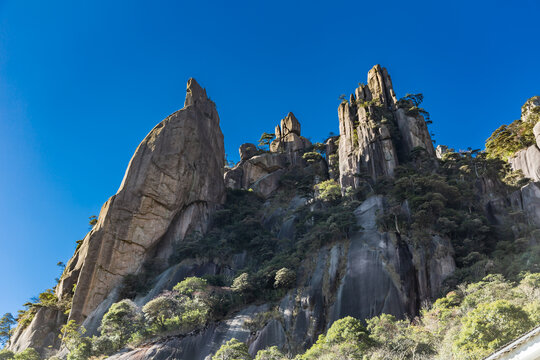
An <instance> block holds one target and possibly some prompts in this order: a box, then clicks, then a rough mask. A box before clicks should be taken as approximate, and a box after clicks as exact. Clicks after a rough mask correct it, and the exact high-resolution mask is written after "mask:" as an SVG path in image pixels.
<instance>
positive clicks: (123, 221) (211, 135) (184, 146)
mask: <svg viewBox="0 0 540 360" xmlns="http://www.w3.org/2000/svg"><path fill="white" fill-rule="evenodd" d="M224 156H225V151H224V146H223V135H222V133H221V130H220V128H219V116H218V113H217V111H216V107H215V104H214V103H213V102H212V101H210V100H209V99H208V97H207V95H206V91H205V90H204V89H203V88H201V87H200V86H199V84H197V82H196V81H195V80H194V79H190V80H189V82H188V84H187V95H186V100H185V104H184V108H183V109H181V110H179V111H177V112H176V113H174V114H172V115H170V116H169V117H167V118H166V119H165V120H163V121H162V122H161V123H159V124H158V125H157V126H156V127H155V128H154V129H153V130H152V131H151V132H150V133H149V134H148V135H147V136H146V138H145V139H144V140H143V142H142V143H141V144H140V145H139V147H138V148H137V150H136V151H135V154H134V155H133V158H132V159H131V161H130V163H129V166H128V168H127V171H126V174H125V176H124V179H123V181H122V184H121V185H120V189H119V190H118V192H117V194H116V195H114V196H113V197H111V198H110V199H109V200H108V201H107V202H106V203H105V204H104V205H103V207H102V209H101V212H100V214H99V218H98V222H97V224H96V225H95V226H94V228H93V229H92V230H91V231H90V232H89V233H88V235H87V236H86V237H85V238H84V240H83V242H82V245H81V246H80V248H79V249H77V251H76V252H75V255H74V256H73V257H72V258H71V260H70V261H69V262H68V264H67V266H66V269H65V272H64V274H63V276H62V278H61V280H60V283H59V284H58V286H57V290H56V291H57V296H58V297H59V298H62V297H65V296H71V293H72V291H73V289H74V285H75V284H76V285H77V286H76V289H75V292H74V294H73V301H72V307H71V312H70V314H69V319H71V320H75V321H76V322H77V323H82V322H83V321H85V320H86V321H85V323H86V324H88V323H89V320H92V319H88V317H89V316H90V315H91V314H92V316H94V317H100V316H102V315H103V312H104V311H106V310H107V308H108V306H101V307H100V304H101V303H104V302H105V303H107V304H108V303H109V302H110V301H111V298H113V300H114V294H113V290H114V289H117V288H118V286H119V284H120V283H121V281H122V279H123V277H124V276H125V275H127V274H132V273H136V272H137V271H139V270H140V269H141V267H142V265H143V263H144V261H145V260H147V259H160V258H161V259H164V260H165V259H167V258H168V256H169V255H170V253H171V251H172V247H173V245H174V243H175V242H177V241H181V240H182V239H183V237H184V236H185V235H186V233H188V232H190V231H195V230H198V231H205V229H206V226H207V222H208V217H209V216H210V214H211V213H212V212H213V210H214V209H215V208H216V207H217V206H219V205H220V204H221V203H222V202H223V200H224V195H225V186H224V183H223V166H224ZM107 299H108V300H107ZM111 303H112V302H111ZM108 305H110V304H108ZM100 308H104V309H102V311H97V312H98V313H96V309H98V310H99V309H100ZM51 316H52V315H51ZM51 316H49V317H51ZM56 316H58V315H56ZM42 317H45V315H44V316H36V317H35V318H34V320H33V322H32V324H30V329H32V328H34V327H35V328H38V329H41V328H43V327H44V326H46V325H47V324H48V323H49V322H50V321H49V320H47V319H45V320H42ZM52 317H54V316H52ZM44 322H45V323H44ZM60 323H61V322H60ZM95 323H98V324H99V321H95ZM91 330H95V329H91ZM21 341H22V338H21ZM45 345H47V344H45ZM29 346H32V347H36V348H40V346H41V345H40V342H39V341H38V339H34V341H30V344H29ZM14 348H22V346H21V347H19V344H18V341H15V343H14Z"/></svg>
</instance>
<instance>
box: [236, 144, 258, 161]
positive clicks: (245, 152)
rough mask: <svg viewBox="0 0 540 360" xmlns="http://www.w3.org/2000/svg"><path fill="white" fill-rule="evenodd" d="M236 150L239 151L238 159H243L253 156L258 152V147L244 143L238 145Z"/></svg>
mask: <svg viewBox="0 0 540 360" xmlns="http://www.w3.org/2000/svg"><path fill="white" fill-rule="evenodd" d="M238 152H239V153H240V160H241V161H245V160H248V159H249V158H251V157H253V156H255V155H256V154H257V152H258V149H257V147H256V146H255V145H253V144H250V143H246V144H242V145H240V148H239V149H238Z"/></svg>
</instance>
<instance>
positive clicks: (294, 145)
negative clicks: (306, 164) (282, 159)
mask: <svg viewBox="0 0 540 360" xmlns="http://www.w3.org/2000/svg"><path fill="white" fill-rule="evenodd" d="M275 135H276V138H275V139H274V141H272V143H271V144H270V151H271V152H281V153H285V154H287V155H288V158H289V161H290V162H291V163H292V164H295V163H297V162H298V161H299V159H300V157H299V156H298V152H299V151H301V150H305V149H307V148H308V147H310V146H311V142H310V141H309V140H308V139H306V138H305V137H303V136H301V135H300V123H299V122H298V120H297V119H296V117H295V116H294V114H293V113H292V112H290V113H288V114H287V116H286V117H285V118H284V119H282V120H281V124H280V125H276V131H275Z"/></svg>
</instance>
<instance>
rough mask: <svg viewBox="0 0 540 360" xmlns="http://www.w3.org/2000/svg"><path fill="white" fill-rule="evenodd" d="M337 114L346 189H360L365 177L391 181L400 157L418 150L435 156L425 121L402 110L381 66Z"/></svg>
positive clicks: (402, 157)
mask: <svg viewBox="0 0 540 360" xmlns="http://www.w3.org/2000/svg"><path fill="white" fill-rule="evenodd" d="M404 105H409V104H408V103H407V102H405V103H404ZM406 107H408V106H406ZM338 116H339V132H340V140H339V172H340V183H341V186H342V188H347V187H349V186H350V187H352V188H356V187H358V185H359V183H360V181H361V178H370V179H372V180H376V179H377V178H379V177H392V176H393V175H394V169H395V168H396V166H397V165H398V164H399V162H400V159H402V160H406V159H408V157H409V154H410V152H411V151H412V150H413V149H415V148H418V147H422V148H424V150H425V151H426V152H427V153H428V154H429V155H430V156H433V157H434V156H435V149H434V148H433V144H432V141H431V137H430V135H429V131H428V129H427V125H426V122H425V120H424V117H423V116H422V115H421V114H420V113H418V112H411V111H408V109H407V108H402V107H401V104H400V103H399V102H398V101H397V99H396V95H395V93H394V89H393V87H392V80H391V79H390V76H389V75H388V72H387V71H386V69H385V68H381V66H380V65H376V66H374V67H373V68H372V69H371V70H370V71H369V73H368V84H367V85H363V84H360V86H359V87H358V88H357V89H356V91H355V93H354V94H351V96H350V99H349V101H346V100H343V101H342V103H341V104H340V105H339V107H338Z"/></svg>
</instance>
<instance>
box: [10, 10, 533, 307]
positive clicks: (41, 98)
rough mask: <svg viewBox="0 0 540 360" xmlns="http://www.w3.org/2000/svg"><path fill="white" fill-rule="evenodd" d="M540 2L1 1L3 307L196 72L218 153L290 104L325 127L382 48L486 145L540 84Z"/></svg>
mask: <svg viewBox="0 0 540 360" xmlns="http://www.w3.org/2000/svg"><path fill="white" fill-rule="evenodd" d="M539 13H540V5H539V2H538V1H536V0H529V1H520V0H516V1H513V2H510V1H470V0H469V1H445V2H439V1H419V2H414V1H385V2H383V1H350V2H342V1H333V2H330V1H313V0H312V1H305V2H297V1H290V0H289V1H261V0H251V1H139V0H130V1H110V0H107V1H103V0H92V1H54V0H52V1H37V0H36V1H30V0H26V1H20V0H0V291H1V295H0V313H3V312H6V311H11V312H15V311H16V310H17V309H18V308H20V305H21V304H22V303H24V302H25V301H27V300H28V299H29V298H30V297H31V296H34V295H36V294H38V293H39V292H40V291H43V290H45V289H46V288H48V287H51V286H53V285H54V278H55V277H56V276H58V270H59V269H58V268H57V267H56V263H57V262H58V261H64V262H67V260H68V259H69V257H70V256H71V255H72V253H73V250H74V248H75V241H76V240H78V239H81V238H83V237H84V235H85V233H86V231H87V230H88V224H87V223H88V216H90V215H93V214H98V213H99V209H100V207H101V205H102V204H103V202H104V201H105V200H106V199H107V198H108V197H109V196H111V195H112V194H114V193H115V192H116V190H117V189H118V186H119V185H120V182H121V179H122V176H123V174H124V171H125V168H126V166H127V164H128V161H129V159H130V157H131V155H132V153H133V152H134V150H135V148H136V147H137V145H138V144H139V142H140V141H141V140H142V139H143V138H144V136H145V135H146V134H147V133H148V132H149V131H150V130H151V129H152V127H153V126H154V125H155V124H156V123H158V122H159V121H160V120H161V119H163V118H164V117H166V116H167V115H168V114H170V113H172V112H174V111H175V110H177V109H179V108H181V107H182V106H183V101H184V95H185V84H186V81H187V79H188V78H189V77H195V78H196V79H197V80H198V81H199V83H200V84H201V85H202V86H204V87H206V89H207V92H208V94H209V96H210V97H211V98H212V99H213V100H214V101H215V102H216V103H217V106H218V111H219V114H220V117H221V126H222V130H223V133H224V135H225V145H226V152H227V154H228V155H229V158H230V159H233V160H237V159H238V152H237V149H238V146H239V145H240V144H241V143H243V142H249V141H251V142H255V141H256V140H257V139H258V138H259V136H260V134H261V133H262V132H263V131H273V129H274V126H275V124H276V123H277V122H278V121H279V120H280V119H281V118H282V117H284V116H285V115H286V114H287V112H289V111H293V112H294V113H295V114H296V116H297V118H298V119H299V120H300V122H301V123H302V132H303V134H304V135H305V136H307V137H310V138H311V139H312V140H321V139H323V138H324V137H326V135H327V134H328V133H329V132H330V131H333V132H336V133H337V132H338V120H337V105H338V102H339V101H338V97H339V95H340V94H349V93H351V92H352V91H353V90H354V88H355V87H356V86H357V83H358V82H365V81H366V74H367V71H368V70H369V69H370V68H371V67H372V66H373V65H374V64H377V63H380V64H382V65H383V66H385V67H387V68H388V70H389V72H390V74H391V76H392V79H393V81H394V87H395V90H396V92H397V94H398V96H403V95H405V94H406V93H407V92H422V93H424V95H425V101H424V107H425V108H426V109H427V110H428V111H429V112H430V113H431V117H432V120H433V122H434V123H433V125H432V126H431V130H432V131H433V132H434V133H435V134H436V140H437V142H438V143H442V144H448V145H450V146H453V147H456V148H467V147H468V146H472V147H475V148H479V147H482V146H483V142H484V140H485V139H486V138H487V137H488V136H489V135H490V133H491V132H492V131H493V130H494V129H495V128H497V127H498V126H499V125H501V124H502V123H508V122H510V121H512V120H514V119H516V118H518V117H519V114H520V107H521V105H522V104H523V103H524V101H525V100H526V99H527V98H528V97H531V96H533V95H537V94H540V65H539V59H540V46H538V35H539V32H540V27H539V25H538V14H539Z"/></svg>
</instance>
